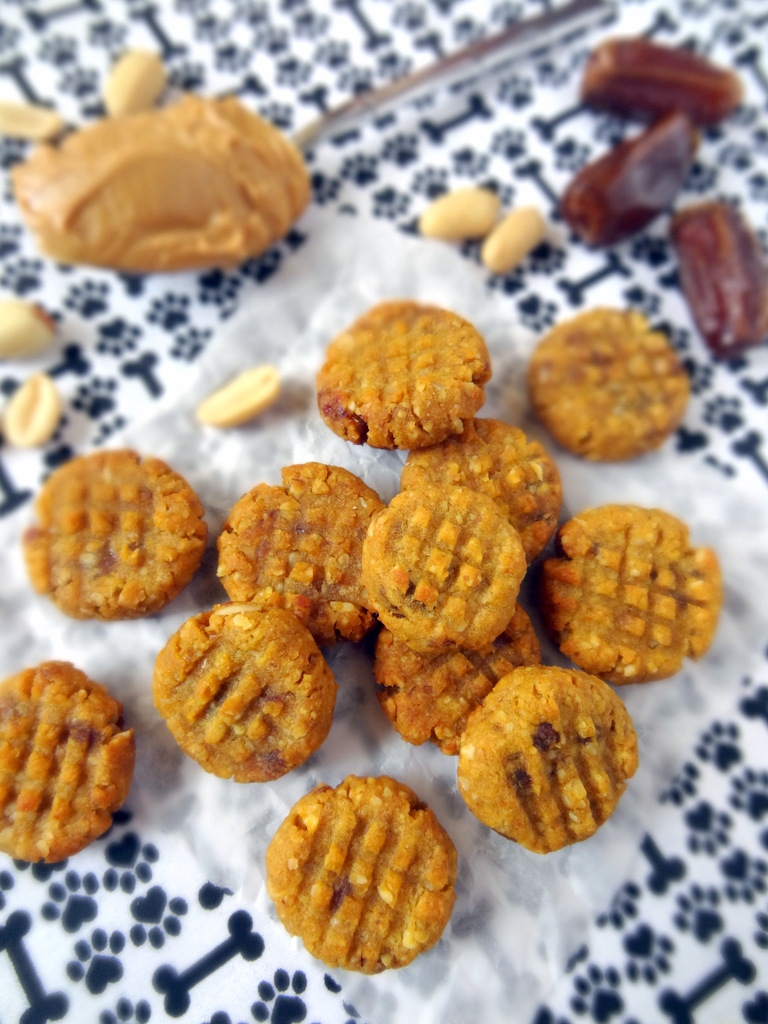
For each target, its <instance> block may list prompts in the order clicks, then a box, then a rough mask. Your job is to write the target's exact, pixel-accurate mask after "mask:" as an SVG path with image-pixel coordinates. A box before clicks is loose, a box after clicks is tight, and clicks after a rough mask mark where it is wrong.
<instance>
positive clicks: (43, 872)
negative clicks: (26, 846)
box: [13, 860, 69, 882]
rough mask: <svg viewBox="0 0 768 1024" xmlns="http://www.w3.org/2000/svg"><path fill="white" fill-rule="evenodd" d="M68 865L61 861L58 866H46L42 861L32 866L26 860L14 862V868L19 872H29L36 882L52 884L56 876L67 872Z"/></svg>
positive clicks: (66, 862)
mask: <svg viewBox="0 0 768 1024" xmlns="http://www.w3.org/2000/svg"><path fill="white" fill-rule="evenodd" d="M68 863H69V861H66V860H60V861H59V862H58V863H57V864H44V863H43V862H42V861H40V862H39V863H37V864H30V863H29V862H28V861H25V860H14V862H13V866H14V867H15V868H16V870H17V871H29V873H30V874H31V875H32V877H33V878H34V880H35V881H36V882H50V880H51V878H52V877H53V876H54V875H55V874H57V873H58V872H60V871H65V870H66V867H67V864H68Z"/></svg>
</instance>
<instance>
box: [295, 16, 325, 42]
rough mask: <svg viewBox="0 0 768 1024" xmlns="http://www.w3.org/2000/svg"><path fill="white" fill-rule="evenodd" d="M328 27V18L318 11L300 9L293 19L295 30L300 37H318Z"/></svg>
mask: <svg viewBox="0 0 768 1024" xmlns="http://www.w3.org/2000/svg"><path fill="white" fill-rule="evenodd" d="M327 28H328V18H327V17H325V15H323V14H318V13H317V11H311V10H304V11H299V12H298V13H297V14H296V16H295V18H294V19H293V31H294V33H295V34H296V35H297V36H298V37H299V38H300V39H317V38H318V37H319V36H322V35H324V34H325V32H326V30H327Z"/></svg>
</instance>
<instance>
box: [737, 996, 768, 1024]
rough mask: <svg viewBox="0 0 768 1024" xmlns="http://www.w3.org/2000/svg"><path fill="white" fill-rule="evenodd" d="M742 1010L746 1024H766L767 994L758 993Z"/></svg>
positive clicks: (767, 1016)
mask: <svg viewBox="0 0 768 1024" xmlns="http://www.w3.org/2000/svg"><path fill="white" fill-rule="evenodd" d="M742 1009H743V1011H744V1020H745V1021H746V1022H747V1024H768V992H758V993H757V995H756V996H755V998H754V999H751V1000H750V1001H749V1002H748V1003H744V1006H743V1007H742Z"/></svg>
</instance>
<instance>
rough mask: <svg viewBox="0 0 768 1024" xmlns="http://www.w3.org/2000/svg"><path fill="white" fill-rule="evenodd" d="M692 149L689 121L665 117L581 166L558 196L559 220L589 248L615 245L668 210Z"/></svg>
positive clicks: (674, 115) (694, 138)
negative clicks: (561, 218) (591, 246)
mask: <svg viewBox="0 0 768 1024" xmlns="http://www.w3.org/2000/svg"><path fill="white" fill-rule="evenodd" d="M697 144H698V136H697V133H696V130H695V128H694V127H693V125H692V124H691V122H690V121H689V120H688V118H687V117H685V115H684V114H679V113H672V114H668V115H667V116H666V117H663V118H662V119H661V120H659V121H657V122H656V123H655V124H653V125H651V126H650V127H649V128H647V129H646V130H645V131H643V132H642V133H641V134H640V135H637V136H636V137H635V138H633V139H628V140H626V141H624V142H620V143H619V144H618V145H617V146H615V147H614V148H613V149H612V150H610V151H609V152H608V153H606V154H605V155H604V156H602V157H600V158H599V159H597V160H595V161H594V162H593V163H591V164H587V165H586V166H585V167H582V169H581V170H580V171H579V172H578V173H577V174H576V176H575V177H574V178H573V180H572V181H571V183H570V185H569V186H568V188H567V189H566V191H565V194H564V195H563V198H562V201H561V204H560V212H561V214H562V216H563V218H564V219H565V221H566V222H567V223H568V225H569V226H570V227H571V228H572V229H573V230H574V231H575V232H576V234H577V235H579V236H580V237H581V238H582V239H583V240H584V241H585V242H586V243H587V244H588V245H595V246H600V245H611V244H613V243H614V242H620V241H621V240H622V239H624V238H627V237H628V236H629V235H632V234H634V233H635V232H636V231H639V230H640V229H641V228H643V227H645V225H646V224H648V223H649V221H651V220H653V218H654V217H656V216H657V214H659V213H661V212H662V210H664V209H666V208H667V207H668V206H669V204H670V203H671V202H672V200H673V199H674V198H675V196H676V195H677V193H678V192H679V190H680V188H681V186H682V184H683V182H684V181H685V179H686V176H687V174H688V171H689V170H690V167H691V163H692V162H693V156H694V153H695V152H696V147H697Z"/></svg>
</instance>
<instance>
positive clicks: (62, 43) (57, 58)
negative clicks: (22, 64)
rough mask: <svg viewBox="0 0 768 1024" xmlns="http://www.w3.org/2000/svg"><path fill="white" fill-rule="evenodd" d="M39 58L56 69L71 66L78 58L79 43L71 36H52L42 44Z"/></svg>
mask: <svg viewBox="0 0 768 1024" xmlns="http://www.w3.org/2000/svg"><path fill="white" fill-rule="evenodd" d="M38 56H39V57H40V59H41V60H44V61H46V63H48V64H53V65H54V66H55V67H63V66H64V65H65V64H71V63H72V62H73V61H74V60H76V58H77V43H76V42H75V40H74V39H73V38H72V37H71V36H59V35H50V36H48V37H47V38H44V39H43V40H42V42H41V43H40V49H39V50H38Z"/></svg>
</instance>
